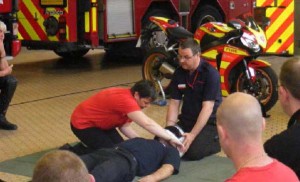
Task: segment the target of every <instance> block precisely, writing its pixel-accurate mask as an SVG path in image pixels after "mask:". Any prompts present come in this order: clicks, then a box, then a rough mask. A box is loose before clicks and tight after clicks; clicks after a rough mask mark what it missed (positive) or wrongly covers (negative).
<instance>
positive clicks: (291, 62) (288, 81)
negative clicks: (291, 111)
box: [279, 58, 300, 99]
mask: <svg viewBox="0 0 300 182" xmlns="http://www.w3.org/2000/svg"><path fill="white" fill-rule="evenodd" d="M279 81H280V84H281V85H282V86H283V87H285V88H286V89H288V90H289V91H290V93H291V94H292V95H293V97H295V98H296V99H300V59H299V58H291V59H288V60H287V61H286V62H284V63H283V65H282V66H281V70H280V74H279Z"/></svg>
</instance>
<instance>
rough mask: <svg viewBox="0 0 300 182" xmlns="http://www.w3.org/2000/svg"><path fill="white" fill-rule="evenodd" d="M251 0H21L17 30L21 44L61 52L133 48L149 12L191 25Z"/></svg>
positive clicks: (246, 8)
mask: <svg viewBox="0 0 300 182" xmlns="http://www.w3.org/2000/svg"><path fill="white" fill-rule="evenodd" d="M254 4H255V3H254V2H253V0H155V1H154V0H135V1H132V0H114V1H113V0H22V1H21V4H20V11H19V13H18V20H19V24H20V26H19V33H20V34H19V36H20V38H21V39H22V45H23V46H26V47H28V48H31V49H49V50H53V51H54V52H55V53H56V54H58V55H60V56H62V57H69V56H73V57H74V56H76V57H78V56H83V55H85V54H86V53H87V52H88V50H89V49H94V48H104V49H105V50H106V51H108V52H113V53H116V52H118V54H119V55H120V54H132V52H131V50H134V49H133V48H134V47H135V45H136V43H137V40H138V39H139V37H140V35H141V34H142V33H143V30H144V29H145V28H146V27H147V26H149V17H150V16H153V15H156V16H165V17H169V18H172V19H174V20H176V21H179V22H180V23H181V24H183V25H185V26H186V27H187V28H188V29H190V30H191V31H193V30H195V29H196V28H197V27H198V26H199V25H200V24H202V23H204V22H207V21H228V20H229V19H231V18H234V17H236V16H238V15H239V14H241V13H245V12H250V13H253V6H254ZM153 36H155V35H153ZM154 39H155V37H154Z"/></svg>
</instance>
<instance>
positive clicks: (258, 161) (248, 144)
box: [217, 92, 299, 182]
mask: <svg viewBox="0 0 300 182" xmlns="http://www.w3.org/2000/svg"><path fill="white" fill-rule="evenodd" d="M264 128H265V120H264V118H263V116H262V112H261V107H260V104H259V102H258V101H257V99H256V98H255V97H253V96H251V95H249V94H245V93H241V92H236V93H233V94H231V95H229V96H228V97H227V98H226V99H224V101H223V103H222V104H221V105H220V106H219V108H218V110H217V129H218V133H219V137H220V144H221V147H222V149H223V151H224V152H225V154H226V155H227V156H228V157H229V158H230V159H231V160H232V161H233V163H234V166H235V169H236V171H237V172H236V173H235V174H234V175H233V176H232V177H231V178H230V179H227V180H226V182H230V181H242V182H248V181H264V182H268V181H270V182H271V181H272V182H282V181H289V182H294V181H295V182H296V181H299V180H298V178H297V176H296V174H295V173H294V172H293V171H292V170H291V169H290V168H288V167H287V166H285V165H284V164H282V163H281V162H279V161H277V160H276V159H273V158H271V157H269V156H268V155H267V154H266V153H265V151H264V148H263V141H262V132H263V130H264Z"/></svg>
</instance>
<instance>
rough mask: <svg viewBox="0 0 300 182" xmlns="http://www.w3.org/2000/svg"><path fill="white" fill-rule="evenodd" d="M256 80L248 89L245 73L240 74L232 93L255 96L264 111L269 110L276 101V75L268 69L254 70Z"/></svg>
mask: <svg viewBox="0 0 300 182" xmlns="http://www.w3.org/2000/svg"><path fill="white" fill-rule="evenodd" d="M255 72H256V80H255V82H254V84H253V86H252V87H253V88H250V86H249V84H248V80H247V78H246V75H245V73H241V74H240V75H239V77H238V78H237V81H236V82H235V83H234V84H235V85H234V89H233V91H237V92H245V93H248V94H251V95H253V96H255V97H256V98H257V99H258V100H260V102H261V103H262V104H263V105H264V107H265V110H266V111H268V110H270V109H271V108H272V107H273V106H274V105H275V104H276V102H277V100H278V93H277V81H278V78H277V75H276V74H275V72H274V70H273V69H272V68H270V67H263V68H257V69H255Z"/></svg>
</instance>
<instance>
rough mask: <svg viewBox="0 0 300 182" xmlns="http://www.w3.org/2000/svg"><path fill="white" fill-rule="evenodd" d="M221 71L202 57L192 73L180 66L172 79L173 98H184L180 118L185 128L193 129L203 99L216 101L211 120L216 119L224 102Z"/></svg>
mask: <svg viewBox="0 0 300 182" xmlns="http://www.w3.org/2000/svg"><path fill="white" fill-rule="evenodd" d="M220 87H221V86H220V75H219V72H218V71H217V70H216V69H215V68H214V67H213V66H211V65H210V64H209V63H208V62H207V61H205V60H204V59H201V61H200V64H199V66H198V68H197V70H195V71H194V72H193V73H192V74H190V73H189V71H187V70H184V69H183V68H181V67H179V68H177V69H176V71H175V73H174V75H173V77H172V81H171V90H172V91H171V98H172V99H175V100H183V105H182V109H181V114H180V115H179V120H180V122H181V123H182V125H183V127H184V129H185V130H191V129H192V128H193V126H194V125H195V123H196V121H197V118H198V115H199V113H200V111H201V109H202V102H203V101H215V105H214V109H213V112H212V115H211V117H210V120H215V117H216V111H217V108H218V106H219V105H220V103H221V102H222V94H221V88H220Z"/></svg>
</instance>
